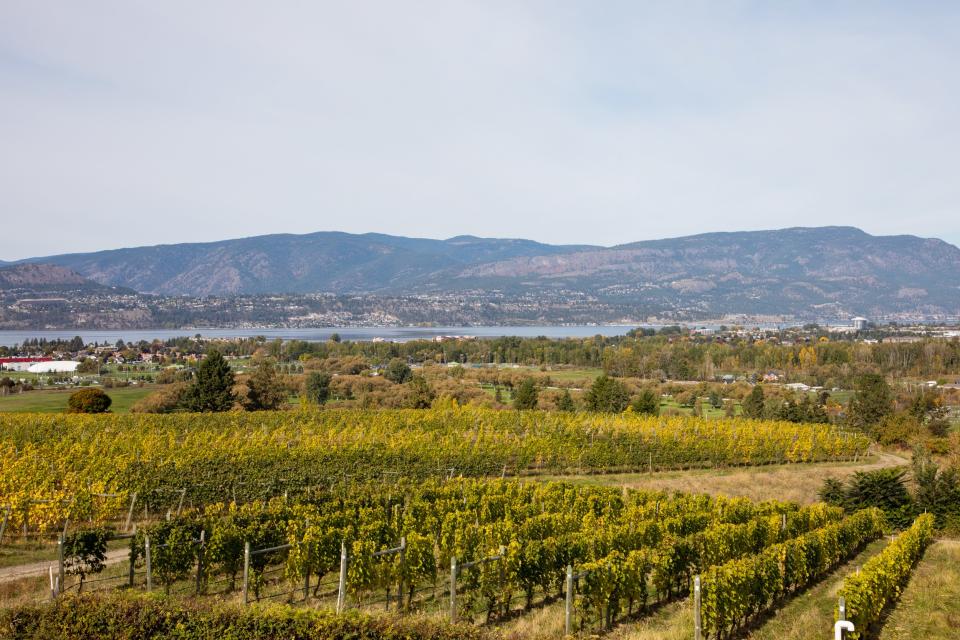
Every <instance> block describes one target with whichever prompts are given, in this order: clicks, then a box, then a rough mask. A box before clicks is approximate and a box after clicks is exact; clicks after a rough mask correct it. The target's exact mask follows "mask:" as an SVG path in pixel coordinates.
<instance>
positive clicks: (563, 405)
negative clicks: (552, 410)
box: [557, 389, 577, 411]
mask: <svg viewBox="0 0 960 640" xmlns="http://www.w3.org/2000/svg"><path fill="white" fill-rule="evenodd" d="M576 410H577V406H576V405H575V404H574V403H573V397H572V396H571V395H570V390H569V389H564V390H563V393H562V394H560V399H559V400H557V411H576Z"/></svg>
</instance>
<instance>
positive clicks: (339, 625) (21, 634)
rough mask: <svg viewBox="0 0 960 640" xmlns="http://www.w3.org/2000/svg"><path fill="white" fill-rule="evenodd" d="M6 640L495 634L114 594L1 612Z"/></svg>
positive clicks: (390, 639) (315, 639)
mask: <svg viewBox="0 0 960 640" xmlns="http://www.w3.org/2000/svg"><path fill="white" fill-rule="evenodd" d="M0 629H2V632H0V633H2V634H3V637H9V638H17V640H49V638H89V639H91V640H121V639H126V638H151V639H153V640H174V639H176V640H209V638H243V639H244V640H273V639H274V638H284V639H285V640H347V639H349V640H455V639H458V638H462V639H463V640H483V639H485V638H493V637H495V636H494V635H493V634H492V633H490V632H489V631H485V630H483V629H480V628H476V627H471V626H467V625H455V626H454V625H448V624H443V623H438V622H432V621H429V620H422V619H421V620H417V619H413V618H402V617H397V616H395V615H394V616H391V615H379V616H374V615H367V614H361V613H356V612H350V613H348V614H346V615H340V616H338V615H336V614H335V613H333V612H331V611H303V610H296V609H293V608H290V607H283V606H279V605H277V606H264V607H259V606H257V607H249V608H239V607H230V606H222V605H221V606H203V605H188V604H178V603H173V602H171V601H169V600H167V599H163V598H156V597H153V598H151V597H148V596H132V595H123V594H111V595H108V596H102V595H100V596H94V595H93V594H89V595H83V596H65V597H63V598H61V599H59V600H58V601H57V602H56V603H54V604H40V605H24V606H21V607H15V608H12V609H5V610H3V611H0Z"/></svg>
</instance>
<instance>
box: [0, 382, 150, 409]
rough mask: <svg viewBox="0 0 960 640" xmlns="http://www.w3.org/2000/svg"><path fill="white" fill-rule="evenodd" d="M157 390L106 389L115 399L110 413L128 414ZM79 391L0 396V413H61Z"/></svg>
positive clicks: (28, 392)
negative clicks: (138, 402) (68, 399)
mask: <svg viewBox="0 0 960 640" xmlns="http://www.w3.org/2000/svg"><path fill="white" fill-rule="evenodd" d="M155 390H156V387H151V386H149V385H148V386H144V387H120V388H116V389H104V391H105V392H106V394H107V395H108V396H110V397H111V398H112V399H113V404H112V405H111V406H110V411H112V412H113V413H128V412H129V411H130V407H132V406H133V405H134V404H135V403H136V402H137V401H138V400H140V399H141V398H143V397H145V396H147V395H149V394H150V393H152V392H153V391H155ZM75 391H77V389H44V390H40V391H25V392H23V393H15V394H12V395H9V396H0V412H2V411H18V412H25V413H59V412H63V411H66V409H67V398H69V397H70V394H71V393H73V392H75Z"/></svg>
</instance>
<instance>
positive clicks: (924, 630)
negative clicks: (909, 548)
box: [880, 540, 960, 640]
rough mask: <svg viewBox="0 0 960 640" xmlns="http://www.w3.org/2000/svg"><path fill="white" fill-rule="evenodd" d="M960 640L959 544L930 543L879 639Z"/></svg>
mask: <svg viewBox="0 0 960 640" xmlns="http://www.w3.org/2000/svg"><path fill="white" fill-rule="evenodd" d="M958 637H960V542H958V541H956V540H941V541H938V542H935V543H933V545H931V546H930V548H929V549H927V552H926V553H925V554H924V556H923V560H921V561H920V564H919V565H917V568H916V569H915V570H914V572H913V575H912V576H911V578H910V583H909V584H908V585H907V588H906V590H904V592H903V596H901V599H900V602H899V603H898V604H897V606H896V608H894V610H893V611H892V612H891V613H890V617H889V618H887V621H886V623H885V624H884V626H883V630H882V632H881V633H880V640H928V639H929V640H939V639H941V638H942V639H944V640H946V639H947V638H958Z"/></svg>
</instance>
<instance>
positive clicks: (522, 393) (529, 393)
mask: <svg viewBox="0 0 960 640" xmlns="http://www.w3.org/2000/svg"><path fill="white" fill-rule="evenodd" d="M538 398H539V393H538V392H537V387H536V385H534V384H533V378H524V379H523V382H521V383H520V386H518V387H517V390H516V392H514V394H513V408H514V409H536V408H537V400H538Z"/></svg>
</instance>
